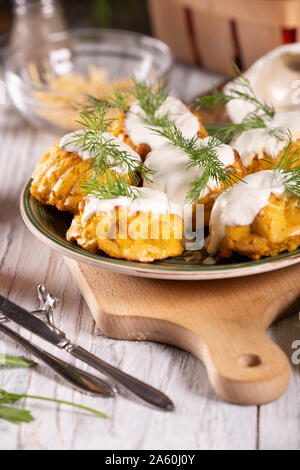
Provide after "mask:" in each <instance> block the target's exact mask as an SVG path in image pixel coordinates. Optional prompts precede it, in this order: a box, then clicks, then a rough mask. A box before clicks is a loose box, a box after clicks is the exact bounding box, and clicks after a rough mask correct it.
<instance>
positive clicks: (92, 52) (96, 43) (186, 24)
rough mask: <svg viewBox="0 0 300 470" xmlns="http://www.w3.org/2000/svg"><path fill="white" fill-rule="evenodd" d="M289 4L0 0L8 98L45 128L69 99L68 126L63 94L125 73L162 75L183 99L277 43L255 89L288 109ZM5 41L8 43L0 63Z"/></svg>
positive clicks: (291, 74) (297, 19)
mask: <svg viewBox="0 0 300 470" xmlns="http://www.w3.org/2000/svg"><path fill="white" fill-rule="evenodd" d="M292 3H293V5H294V6H295V8H294V9H293V10H291V8H290V5H291V2H290V1H281V2H279V1H278V0H268V2H265V1H261V2H260V1H255V2H254V1H253V2H252V1H251V0H238V1H232V2H231V8H230V9H228V4H227V2H226V1H224V0H219V1H215V2H209V1H208V2H200V1H198V0H84V1H82V0H60V1H59V0H0V59H1V58H2V59H3V60H2V64H3V67H2V70H3V79H4V82H5V85H6V90H7V96H9V97H10V99H11V101H12V102H13V104H14V105H15V107H16V108H17V109H18V110H19V111H20V112H21V114H22V115H24V117H26V118H27V119H28V120H29V121H30V122H31V123H32V124H34V125H36V126H39V125H42V126H43V127H47V128H48V127H49V125H51V126H52V127H53V126H54V125H55V127H57V123H59V122H61V120H62V117H61V116H62V114H64V115H65V113H66V108H67V103H68V104H69V108H68V109H69V115H70V116H69V118H68V123H65V124H64V128H66V127H67V128H69V125H70V123H71V122H74V116H73V115H71V114H72V111H71V100H72V102H75V101H76V102H77V103H78V102H81V101H82V100H81V97H84V95H87V94H89V95H93V96H96V95H97V96H101V94H102V95H103V94H107V93H108V92H109V91H110V89H111V88H112V83H114V84H116V83H117V86H120V87H121V88H123V87H125V88H126V87H128V86H130V83H129V81H130V80H129V79H130V78H132V76H135V78H137V79H138V80H147V81H149V83H157V82H158V81H159V80H165V81H166V82H167V83H168V85H169V87H170V88H171V91H172V92H173V93H174V94H175V95H177V96H178V97H180V98H181V99H183V100H184V101H186V102H191V101H193V100H194V99H195V98H196V97H197V96H200V95H201V94H203V93H207V92H208V91H210V90H211V89H212V88H213V86H214V85H218V86H219V85H221V84H223V83H225V82H226V80H228V79H229V78H230V77H231V76H232V74H234V73H235V72H236V69H235V66H234V64H237V65H238V67H239V68H240V69H241V70H247V69H249V67H251V66H252V64H254V63H255V62H256V61H257V59H259V58H261V57H263V56H265V55H266V54H268V53H269V52H270V51H272V50H273V49H276V48H278V47H280V46H283V45H285V46H287V47H288V49H285V52H284V54H283V55H282V56H280V57H279V56H278V57H279V59H278V61H277V62H278V63H276V64H275V65H274V66H273V59H272V63H271V62H270V66H269V65H267V62H266V66H265V67H263V69H264V70H265V73H264V74H261V77H259V80H260V83H261V84H262V85H261V86H260V85H259V83H258V85H257V88H256V92H259V89H261V90H262V89H263V88H266V87H265V84H266V83H268V87H267V88H268V91H263V92H262V93H263V94H262V95H261V96H262V98H263V99H266V100H268V101H270V102H272V103H273V104H274V105H275V106H278V109H279V108H280V107H282V106H289V107H292V106H293V103H292V93H291V86H292V84H293V83H294V82H295V80H298V79H299V78H300V48H298V46H297V42H298V39H299V37H300V0H295V1H293V2H292ZM226 5H227V6H226ZM296 7H297V8H298V9H297V8H296ZM291 12H292V13H293V14H291ZM80 28H84V29H85V33H84V37H83V36H82V34H83V32H82V31H81V32H78V29H80ZM101 28H105V30H106V31H102V30H101ZM112 29H117V30H121V33H119V32H118V33H116V32H115V31H112ZM125 30H126V31H129V32H130V33H126V32H125ZM61 32H63V35H61V34H60V33H61ZM136 33H139V35H137V34H136ZM149 36H150V37H149ZM151 36H152V37H151ZM157 39H158V40H157ZM298 44H299V43H298ZM4 45H9V46H10V48H9V49H8V51H9V54H6V55H5V58H6V60H4V54H1V51H4V49H5V48H2V47H1V46H4ZM173 57H174V58H175V61H173V60H172V59H173ZM266 60H269V59H266ZM275 66H276V67H275ZM276 73H277V75H278V76H277V78H276V77H275V78H276V79H275V78H274V76H275V75H276ZM274 74H275V75H274ZM282 77H283V78H284V80H283V79H282ZM128 80H129V81H128ZM257 80H258V79H257ZM259 80H258V82H259ZM270 82H272V90H271V91H270V86H269V83H270ZM283 82H284V83H283ZM266 93H268V96H267V94H266ZM269 95H270V96H269ZM278 97H279V98H278ZM213 119H214V121H216V120H217V119H216V116H215V115H214V116H213ZM218 119H219V118H218ZM220 119H221V120H224V116H223V115H220Z"/></svg>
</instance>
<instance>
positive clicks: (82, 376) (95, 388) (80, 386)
mask: <svg viewBox="0 0 300 470" xmlns="http://www.w3.org/2000/svg"><path fill="white" fill-rule="evenodd" d="M38 298H39V302H40V305H39V307H40V308H39V310H35V311H33V312H30V313H31V314H33V315H41V316H44V317H45V318H46V319H47V321H48V320H49V321H51V322H53V309H55V308H56V307H57V306H58V299H56V298H55V297H54V296H53V295H52V294H47V293H46V289H45V287H44V286H42V285H40V286H39V287H38ZM8 322H9V320H7V319H6V318H5V317H4V316H2V315H0V331H1V332H2V333H3V334H5V335H6V336H9V337H10V338H11V339H13V340H14V341H16V343H18V344H20V345H21V346H23V348H24V349H26V350H27V351H28V352H30V353H31V354H33V355H34V356H35V357H37V358H38V359H40V360H41V361H43V362H44V363H45V364H47V365H48V366H49V367H50V368H51V369H52V370H53V371H54V372H55V373H56V374H58V375H59V376H60V377H62V378H63V379H64V380H66V381H67V382H69V383H70V384H71V385H72V387H73V388H76V389H77V390H78V391H80V392H83V393H88V394H91V395H97V396H106V397H113V396H116V395H117V390H116V388H115V387H113V386H112V385H110V384H108V383H106V382H104V381H103V380H101V379H100V378H98V377H96V376H94V375H92V374H89V373H87V372H85V371H82V370H80V369H78V368H77V367H75V366H73V365H71V364H67V363H66V362H64V361H62V360H61V359H59V358H57V357H55V356H53V355H52V354H50V353H48V352H47V351H45V350H43V349H41V348H39V347H38V346H35V345H34V344H32V343H31V342H30V341H29V340H27V339H25V338H23V337H22V336H20V335H19V334H18V333H17V332H16V331H14V330H12V329H11V328H9V327H8V326H6V323H8Z"/></svg>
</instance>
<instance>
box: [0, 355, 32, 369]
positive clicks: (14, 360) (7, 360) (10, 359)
mask: <svg viewBox="0 0 300 470" xmlns="http://www.w3.org/2000/svg"><path fill="white" fill-rule="evenodd" d="M1 365H4V366H9V367H22V368H28V367H35V366H37V363H36V362H34V361H30V360H29V359H26V358H25V357H23V356H20V357H15V356H9V355H7V354H1V353H0V366H1Z"/></svg>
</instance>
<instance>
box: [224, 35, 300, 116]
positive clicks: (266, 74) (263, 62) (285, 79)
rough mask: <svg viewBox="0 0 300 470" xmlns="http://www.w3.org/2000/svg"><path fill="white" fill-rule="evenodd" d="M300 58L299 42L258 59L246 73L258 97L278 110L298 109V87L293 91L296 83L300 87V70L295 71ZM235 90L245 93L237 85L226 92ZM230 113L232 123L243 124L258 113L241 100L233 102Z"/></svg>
mask: <svg viewBox="0 0 300 470" xmlns="http://www.w3.org/2000/svg"><path fill="white" fill-rule="evenodd" d="M299 55H300V43H299V42H296V43H293V44H285V45H283V46H279V47H277V48H276V49H274V50H272V51H271V52H269V53H268V54H266V55H264V56H263V57H261V58H260V59H258V60H257V61H256V62H255V63H254V64H253V65H252V66H251V67H250V68H249V69H248V70H247V71H246V72H245V73H244V76H245V77H246V78H248V80H250V82H251V85H252V88H253V89H254V92H255V94H256V96H257V97H258V98H259V99H260V100H262V101H264V102H266V103H268V104H273V105H274V106H275V108H276V110H280V111H287V110H290V109H293V108H294V109H295V107H297V106H298V105H297V101H296V102H295V100H294V96H295V93H296V92H297V88H298V87H296V88H293V82H294V83H297V82H296V80H299V69H298V67H295V64H296V65H297V64H298V62H299ZM232 89H237V90H240V91H245V89H244V88H243V87H240V86H239V84H238V83H237V81H232V82H229V83H228V84H227V85H226V86H225V87H224V92H225V93H230V90H232ZM297 96H298V95H296V98H297ZM226 109H227V112H228V114H229V117H230V119H231V121H232V122H234V123H239V122H242V121H243V119H245V117H246V116H247V114H249V113H250V112H252V111H254V109H255V106H254V105H253V103H251V102H249V101H245V100H242V99H241V100H232V101H230V102H229V103H228V104H227V105H226Z"/></svg>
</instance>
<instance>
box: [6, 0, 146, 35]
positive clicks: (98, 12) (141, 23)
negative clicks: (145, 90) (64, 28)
mask: <svg viewBox="0 0 300 470" xmlns="http://www.w3.org/2000/svg"><path fill="white" fill-rule="evenodd" d="M60 3H61V5H62V8H63V11H64V14H65V18H66V22H67V25H68V26H69V27H70V28H80V27H90V26H91V27H101V28H121V29H129V30H131V31H137V32H140V33H144V34H151V27H150V22H149V17H148V14H147V0H84V1H82V0H61V2H60ZM13 6H14V1H13V0H0V36H1V39H0V41H2V42H3V41H5V40H6V38H7V34H8V33H9V31H10V30H11V26H12V20H13Z"/></svg>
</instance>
